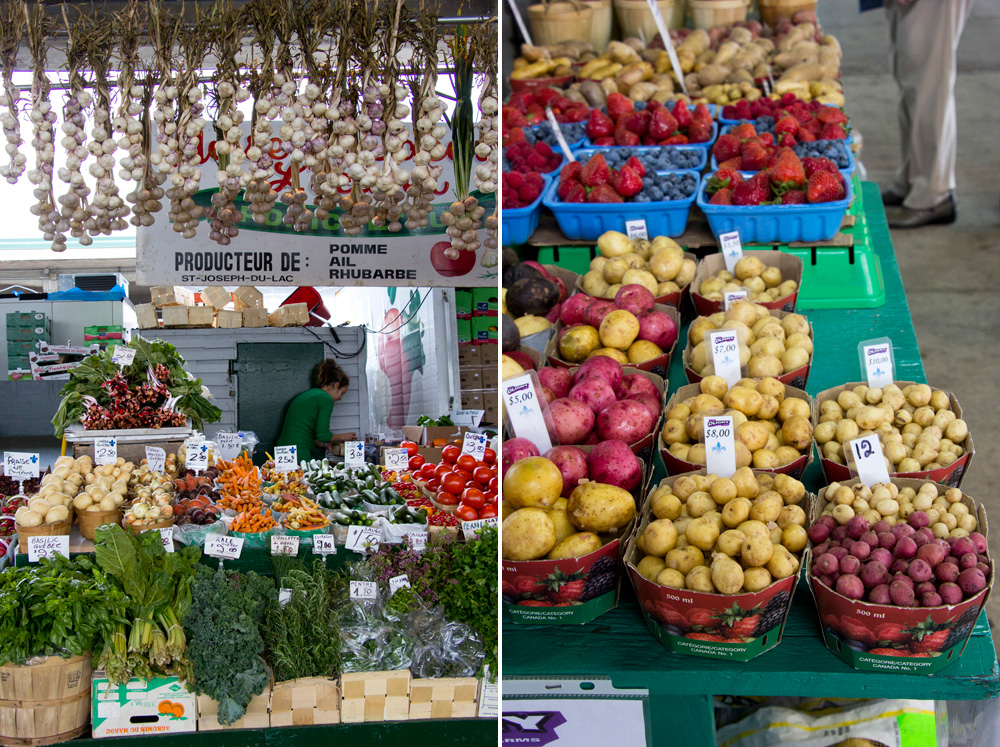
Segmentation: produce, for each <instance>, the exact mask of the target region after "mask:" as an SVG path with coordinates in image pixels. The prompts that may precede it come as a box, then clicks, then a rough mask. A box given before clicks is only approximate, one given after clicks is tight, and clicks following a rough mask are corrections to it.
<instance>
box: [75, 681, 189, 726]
mask: <svg viewBox="0 0 1000 747" xmlns="http://www.w3.org/2000/svg"><path fill="white" fill-rule="evenodd" d="M91 695H92V702H91V725H92V728H93V736H94V738H95V739H100V738H103V737H124V736H140V735H148V734H180V733H184V732H193V731H195V723H196V719H197V701H196V699H195V695H194V693H191V692H188V691H187V688H186V687H184V685H182V684H181V683H180V681H179V680H178V679H177V678H176V677H154V678H153V679H151V680H150V681H149V682H143V681H142V680H139V679H132V680H129V681H128V682H123V683H122V684H120V685H117V686H114V685H111V684H110V683H109V682H108V679H107V677H106V676H105V674H104V672H103V671H97V672H94V679H93V686H92V689H91ZM161 708H163V709H164V710H166V709H167V708H170V709H172V710H170V711H168V712H161V710H160V709H161Z"/></svg>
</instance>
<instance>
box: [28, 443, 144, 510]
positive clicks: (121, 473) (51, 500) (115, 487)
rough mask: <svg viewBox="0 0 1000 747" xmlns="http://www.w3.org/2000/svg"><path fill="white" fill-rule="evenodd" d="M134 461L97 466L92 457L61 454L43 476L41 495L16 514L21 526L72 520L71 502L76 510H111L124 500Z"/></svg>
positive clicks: (119, 460) (32, 499)
mask: <svg viewBox="0 0 1000 747" xmlns="http://www.w3.org/2000/svg"><path fill="white" fill-rule="evenodd" d="M132 469H133V465H132V463H131V462H126V461H125V460H124V459H121V458H119V459H118V461H117V463H115V464H106V465H101V466H100V467H95V466H94V462H93V460H92V459H91V458H90V457H89V456H82V457H80V458H79V459H73V457H69V456H62V457H59V458H58V459H57V460H56V463H55V465H54V467H53V470H52V472H51V473H49V474H47V475H45V477H43V478H42V482H41V485H40V487H39V490H38V494H37V495H35V496H33V497H32V498H31V499H30V500H29V501H28V505H27V506H22V507H21V508H19V509H18V510H17V513H15V514H14V523H15V524H16V525H17V526H22V527H37V526H42V525H43V524H58V523H60V522H63V521H66V520H68V519H69V508H70V506H71V505H72V506H73V507H74V508H75V509H76V510H77V511H111V510H114V509H115V508H117V507H118V506H120V505H121V504H122V503H124V502H125V495H126V494H127V493H128V479H129V475H130V474H131V472H132Z"/></svg>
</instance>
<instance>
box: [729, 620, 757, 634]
mask: <svg viewBox="0 0 1000 747" xmlns="http://www.w3.org/2000/svg"><path fill="white" fill-rule="evenodd" d="M759 622H760V615H749V616H747V617H744V618H742V619H741V620H737V621H736V622H734V623H733V624H732V625H730V626H729V631H730V635H731V636H732V637H733V638H742V639H743V640H747V639H750V638H753V632H754V631H755V630H757V624H758V623H759Z"/></svg>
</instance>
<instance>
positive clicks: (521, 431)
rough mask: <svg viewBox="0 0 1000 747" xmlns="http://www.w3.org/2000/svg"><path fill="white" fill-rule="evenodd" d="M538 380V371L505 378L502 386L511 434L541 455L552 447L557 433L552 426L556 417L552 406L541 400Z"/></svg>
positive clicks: (501, 392) (505, 411)
mask: <svg viewBox="0 0 1000 747" xmlns="http://www.w3.org/2000/svg"><path fill="white" fill-rule="evenodd" d="M537 383H538V378H537V376H536V375H535V373H534V371H529V372H527V373H523V374H519V375H517V376H513V377H511V378H509V379H505V380H504V381H503V383H502V384H501V387H500V395H501V396H502V397H503V404H504V416H505V417H506V418H507V420H508V421H509V425H510V431H511V432H513V434H514V435H515V436H519V437H521V438H526V439H528V440H529V441H531V442H532V443H533V444H534V445H535V448H537V449H538V453H539V454H544V453H545V452H546V451H548V450H549V449H551V448H552V436H551V435H550V433H552V432H553V431H552V430H551V429H550V428H549V426H548V421H550V420H551V419H552V416H551V415H549V416H548V417H546V415H547V414H548V405H547V404H545V400H542V399H539V397H538V386H537Z"/></svg>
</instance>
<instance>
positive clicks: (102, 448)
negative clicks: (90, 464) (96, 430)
mask: <svg viewBox="0 0 1000 747" xmlns="http://www.w3.org/2000/svg"><path fill="white" fill-rule="evenodd" d="M117 461H118V441H117V440H115V438H114V437H113V436H111V437H108V438H99V439H97V440H96V441H95V442H94V464H114V463H116V462H117Z"/></svg>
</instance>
